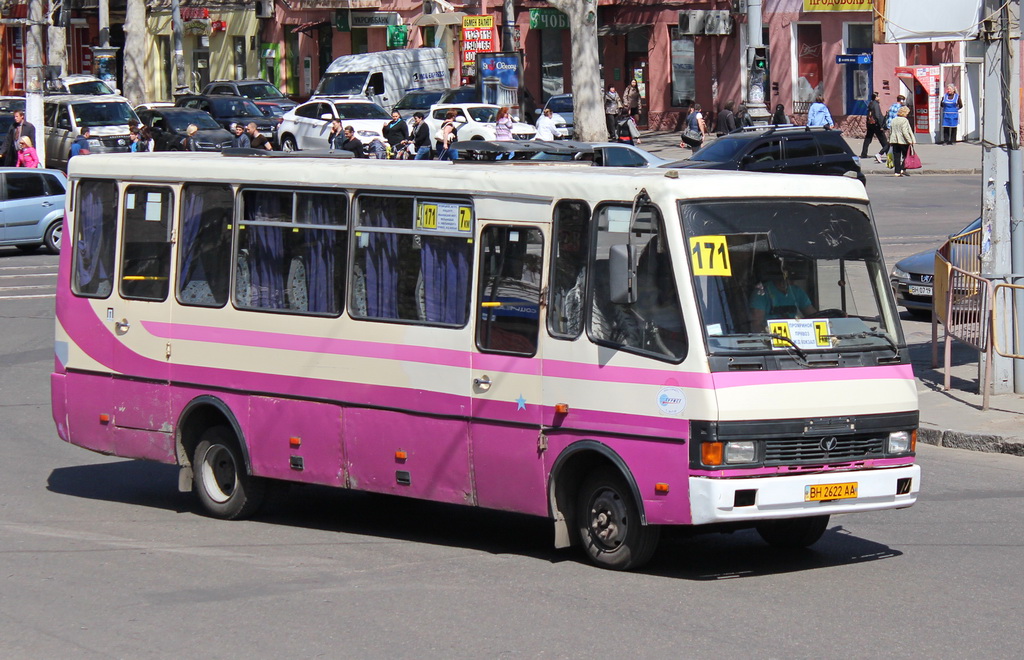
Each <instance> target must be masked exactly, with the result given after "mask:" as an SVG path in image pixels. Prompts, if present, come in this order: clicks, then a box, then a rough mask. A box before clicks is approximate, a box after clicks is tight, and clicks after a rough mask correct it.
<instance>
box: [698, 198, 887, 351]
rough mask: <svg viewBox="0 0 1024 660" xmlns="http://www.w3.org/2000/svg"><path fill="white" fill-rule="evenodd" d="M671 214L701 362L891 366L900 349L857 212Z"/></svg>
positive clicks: (868, 235)
mask: <svg viewBox="0 0 1024 660" xmlns="http://www.w3.org/2000/svg"><path fill="white" fill-rule="evenodd" d="M679 213H680V216H681V218H682V222H683V230H684V232H685V233H686V236H687V243H686V244H687V245H688V246H690V250H689V259H690V269H691V272H692V275H693V283H694V289H695V291H696V293H697V298H698V301H699V303H700V311H701V315H702V317H703V326H704V330H705V334H706V337H707V346H708V352H709V354H711V355H733V356H734V355H737V354H757V355H771V354H776V355H777V354H782V355H791V356H792V354H793V353H794V352H795V354H796V356H799V357H801V358H804V357H806V356H807V355H809V354H810V353H813V352H815V351H821V352H826V353H831V354H833V355H834V354H836V353H845V352H858V351H874V350H877V351H884V352H885V356H884V357H885V358H886V359H891V358H892V357H893V352H894V351H895V347H896V346H898V345H901V344H902V343H903V337H902V334H901V330H900V323H899V318H898V317H897V315H896V310H895V307H893V305H892V303H891V300H890V297H889V292H888V286H889V284H888V279H887V276H886V270H885V265H884V264H883V263H882V258H881V252H880V250H879V247H878V241H877V239H876V237H875V234H874V231H873V229H872V223H871V218H870V215H869V213H868V209H867V206H866V205H865V204H858V203H852V202H851V203H844V202H831V201H830V202H822V201H797V200H784V201H783V200H758V201H756V202H755V201H723V202H707V203H698V204H690V203H687V202H686V201H680V203H679ZM800 362H801V364H803V363H805V362H806V359H802V360H800ZM804 366H806V364H804Z"/></svg>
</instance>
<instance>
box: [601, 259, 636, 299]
mask: <svg viewBox="0 0 1024 660" xmlns="http://www.w3.org/2000/svg"><path fill="white" fill-rule="evenodd" d="M635 257H636V248H635V247H634V246H633V245H630V244H621V245H613V246H611V249H610V250H609V252H608V294H609V298H610V299H611V301H612V302H613V303H615V304H617V305H631V304H633V303H635V302H636V271H635V270H634V264H635V263H636V259H635Z"/></svg>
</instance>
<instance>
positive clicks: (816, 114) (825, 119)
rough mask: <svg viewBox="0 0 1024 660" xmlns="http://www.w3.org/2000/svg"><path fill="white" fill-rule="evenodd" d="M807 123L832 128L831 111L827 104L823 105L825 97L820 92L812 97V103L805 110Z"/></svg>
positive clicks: (833, 123)
mask: <svg viewBox="0 0 1024 660" xmlns="http://www.w3.org/2000/svg"><path fill="white" fill-rule="evenodd" d="M807 125H808V126H824V127H825V128H832V127H833V126H834V125H835V122H834V121H832V113H830V112H829V111H828V106H827V105H825V97H824V96H822V95H821V94H818V96H817V97H816V98H815V99H814V103H812V104H811V107H810V108H808V110H807Z"/></svg>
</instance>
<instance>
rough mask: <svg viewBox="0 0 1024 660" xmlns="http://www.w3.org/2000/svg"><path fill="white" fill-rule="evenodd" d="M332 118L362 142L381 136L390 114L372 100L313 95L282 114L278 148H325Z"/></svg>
mask: <svg viewBox="0 0 1024 660" xmlns="http://www.w3.org/2000/svg"><path fill="white" fill-rule="evenodd" d="M334 119H340V120H341V125H342V126H351V127H352V128H353V129H355V132H356V137H357V138H359V141H360V142H362V143H363V144H364V145H365V144H368V143H369V142H370V140H372V139H373V138H375V137H379V138H381V139H383V138H384V133H383V129H384V124H386V123H387V122H388V121H390V120H391V115H389V114H388V113H387V112H386V111H385V110H384V108H382V107H380V106H379V105H377V104H376V103H374V102H373V101H365V100H360V99H350V98H331V97H320V98H313V99H310V100H309V101H306V102H305V103H303V104H302V105H299V106H296V107H294V108H292V109H291V110H289V111H288V112H286V113H285V114H284V116H283V117H281V125H280V126H279V127H278V129H277V134H278V139H279V140H280V144H281V150H282V151H300V150H304V149H326V148H327V147H328V145H327V138H328V137H329V136H330V134H331V121H332V120H334Z"/></svg>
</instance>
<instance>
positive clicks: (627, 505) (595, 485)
mask: <svg viewBox="0 0 1024 660" xmlns="http://www.w3.org/2000/svg"><path fill="white" fill-rule="evenodd" d="M576 528H577V530H578V531H579V535H580V541H581V542H582V543H583V548H584V550H586V552H587V556H588V557H589V558H590V561H592V562H593V563H594V564H596V565H598V566H600V567H602V568H610V569H612V570H617V571H624V570H629V569H633V568H639V567H640V566H642V565H644V564H646V563H647V562H648V561H649V560H650V558H651V557H652V556H653V555H654V551H655V550H656V549H657V547H658V538H659V537H660V536H661V528H659V527H656V526H653V525H642V524H641V523H640V510H639V508H638V507H637V503H636V502H635V501H634V499H633V495H632V493H630V490H629V487H628V486H627V485H626V482H625V480H624V479H623V478H622V477H621V476H620V475H619V474H618V473H617V472H615V471H614V470H611V469H601V470H597V471H595V472H593V473H591V474H590V475H589V476H588V477H587V478H586V479H585V480H584V482H583V485H582V486H581V487H580V490H579V495H578V499H577V502H576Z"/></svg>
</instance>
